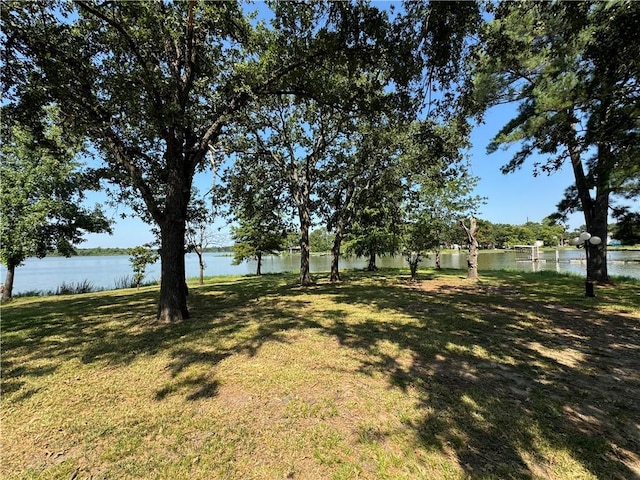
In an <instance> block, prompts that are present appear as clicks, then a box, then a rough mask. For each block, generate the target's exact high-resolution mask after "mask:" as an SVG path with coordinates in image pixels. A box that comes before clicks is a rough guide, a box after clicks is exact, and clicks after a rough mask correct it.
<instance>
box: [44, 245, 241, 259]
mask: <svg viewBox="0 0 640 480" xmlns="http://www.w3.org/2000/svg"><path fill="white" fill-rule="evenodd" d="M133 248H134V247H131V248H118V247H109V248H103V247H96V248H76V255H77V256H79V257H98V256H110V255H131V251H132V250H133ZM232 251H233V247H231V246H227V247H209V248H206V249H205V252H207V253H221V252H232ZM49 255H50V256H54V257H55V256H61V255H60V254H58V253H57V252H52V253H50V254H49Z"/></svg>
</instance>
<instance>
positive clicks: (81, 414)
mask: <svg viewBox="0 0 640 480" xmlns="http://www.w3.org/2000/svg"><path fill="white" fill-rule="evenodd" d="M463 276H464V272H461V271H453V270H451V271H443V272H435V271H429V270H427V271H421V272H420V281H419V282H417V283H411V282H409V281H408V276H407V274H406V272H403V271H381V272H377V273H375V274H369V273H366V272H347V273H346V274H345V275H344V277H345V278H344V281H343V282H342V283H340V284H335V285H334V284H330V283H329V282H328V280H327V279H326V276H323V275H319V276H318V278H317V280H318V283H317V284H316V285H315V286H313V287H309V288H300V287H298V286H297V285H296V280H297V276H296V275H295V274H282V275H267V276H264V277H261V278H259V277H250V276H247V277H233V278H231V277H229V278H225V277H219V278H211V279H208V280H207V281H206V283H205V285H203V286H197V285H195V284H192V285H190V296H189V304H190V309H191V312H192V318H191V319H189V320H188V321H185V322H183V323H181V324H176V325H169V324H159V323H157V322H155V320H154V314H155V303H156V299H157V295H158V288H157V287H146V288H141V289H140V290H119V291H111V292H100V293H93V294H85V295H76V296H60V297H47V298H45V297H39V298H38V297H33V298H19V299H16V300H14V301H12V302H9V303H6V304H4V305H3V306H2V400H1V402H2V403H1V406H2V418H1V420H2V424H1V428H2V432H1V436H0V442H1V444H0V447H1V450H0V456H1V467H0V468H1V470H0V477H2V478H6V479H27V478H38V479H40V478H42V479H123V478H164V479H187V478H188V479H302V480H309V479H436V480H438V479H510V478H513V479H547V480H548V479H571V480H576V479H635V478H638V477H639V476H640V430H639V428H640V425H639V423H640V400H639V399H640V283H638V282H633V281H624V282H623V281H620V282H618V283H617V284H615V285H611V286H597V287H596V294H597V297H596V298H585V297H584V284H583V279H581V278H579V277H567V276H561V275H555V274H548V273H547V274H535V273H531V274H529V273H527V274H525V273H516V272H481V280H480V281H479V282H477V283H470V282H468V281H467V280H465V279H464V278H463Z"/></svg>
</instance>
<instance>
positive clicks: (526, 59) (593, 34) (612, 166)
mask: <svg viewBox="0 0 640 480" xmlns="http://www.w3.org/2000/svg"><path fill="white" fill-rule="evenodd" d="M493 15H494V20H492V21H491V22H489V23H488V24H487V25H486V28H485V30H484V32H483V35H482V40H483V41H482V42H481V43H480V45H479V48H478V50H477V56H476V77H475V79H474V85H473V88H474V92H475V98H476V100H478V101H479V103H478V105H477V106H478V107H479V108H481V109H484V108H485V107H487V106H489V107H490V106H493V105H497V104H500V103H515V104H516V105H517V106H518V111H517V115H516V116H515V117H514V118H513V119H512V120H510V121H509V122H508V123H506V125H505V126H504V127H503V128H502V129H501V130H500V132H499V133H498V134H497V135H496V137H495V138H494V140H493V142H492V143H491V145H490V147H489V150H490V151H494V150H496V149H497V148H498V147H500V146H509V145H511V144H517V145H519V147H520V149H519V150H518V151H517V153H516V154H515V155H514V157H513V159H512V160H511V161H510V162H509V163H508V164H506V165H505V166H504V167H503V168H502V171H503V172H504V173H508V172H512V171H514V170H516V169H518V168H520V167H521V166H522V165H523V164H524V162H525V160H527V159H528V158H530V157H532V156H533V155H534V154H536V153H538V154H541V160H540V161H538V162H537V163H535V165H534V174H535V175H537V174H539V173H541V172H549V173H550V172H553V171H556V170H558V169H559V168H561V167H562V166H563V165H564V164H568V165H569V166H570V168H571V169H572V171H573V173H574V178H575V183H574V185H573V186H571V187H570V188H569V189H568V190H567V192H566V197H565V199H564V200H563V201H562V202H560V204H559V205H558V207H559V210H560V213H561V214H565V213H566V212H569V211H572V210H575V209H579V210H582V211H583V212H584V218H585V224H586V228H587V229H588V231H589V232H590V233H591V234H593V235H597V236H599V237H601V238H602V239H605V238H606V237H607V223H608V222H607V218H608V214H609V209H610V204H611V202H612V199H613V198H614V196H616V195H621V196H624V195H628V194H629V193H630V192H631V191H637V185H638V181H639V179H640V175H639V169H638V157H639V154H640V151H639V146H640V144H639V143H638V141H637V139H638V132H639V131H640V107H639V105H640V82H639V78H638V72H640V37H639V36H638V35H637V28H638V16H639V15H640V3H638V2H631V1H620V2H503V3H500V4H499V5H498V6H497V7H496V8H495V10H494V11H493ZM634 189H635V190H634ZM589 248H590V249H591V251H590V255H588V258H589V261H590V265H589V266H588V270H589V271H590V272H592V274H593V278H594V279H595V280H600V281H606V280H607V279H608V273H607V262H606V242H603V243H602V244H600V245H597V246H594V245H590V246H589Z"/></svg>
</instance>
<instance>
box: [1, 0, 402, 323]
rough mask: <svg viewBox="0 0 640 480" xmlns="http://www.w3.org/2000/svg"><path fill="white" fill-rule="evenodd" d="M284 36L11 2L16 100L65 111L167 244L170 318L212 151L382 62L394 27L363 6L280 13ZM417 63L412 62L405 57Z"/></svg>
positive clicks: (178, 8)
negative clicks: (381, 51)
mask: <svg viewBox="0 0 640 480" xmlns="http://www.w3.org/2000/svg"><path fill="white" fill-rule="evenodd" d="M271 5H272V6H273V19H272V20H271V28H269V26H268V25H267V24H266V23H265V22H259V21H256V20H255V19H254V20H252V19H250V18H249V17H248V16H247V15H246V13H245V10H244V8H243V5H241V4H240V3H238V2H232V1H227V2H202V1H195V0H190V1H189V2H167V1H164V0H161V1H153V2H151V1H145V2H97V1H89V0H87V1H84V0H77V1H75V2H72V3H71V2H53V1H48V2H44V1H43V2H34V3H26V2H21V1H15V2H7V5H6V8H3V9H2V32H3V36H4V37H3V41H4V42H3V43H5V45H6V46H7V56H6V60H7V62H6V63H7V67H6V68H5V69H4V71H3V74H4V76H5V77H4V78H3V80H5V82H4V84H5V85H7V86H8V88H7V92H6V94H7V96H6V98H7V100H8V101H10V102H13V103H14V104H16V105H18V106H19V107H22V108H23V110H24V111H26V112H27V113H26V115H24V116H25V117H28V116H29V115H30V113H29V112H31V111H33V105H34V103H55V104H57V105H58V106H59V108H60V110H61V112H62V115H63V118H64V125H65V127H67V128H72V129H74V130H75V131H77V132H82V133H83V134H84V135H86V136H87V138H88V139H90V140H91V142H92V144H93V146H94V147H95V149H96V150H97V152H99V154H100V155H101V156H102V158H103V159H104V160H105V162H106V163H107V168H106V169H105V172H106V173H107V174H108V175H109V176H110V178H111V179H112V180H114V181H117V182H118V183H119V185H121V186H122V187H123V196H124V198H125V199H127V200H129V201H130V202H131V204H133V206H134V207H135V208H136V209H137V211H138V212H139V213H140V214H142V215H143V216H144V217H145V218H147V219H149V220H150V221H153V222H154V223H155V224H156V225H157V226H158V228H159V230H160V235H161V248H160V254H161V262H162V267H161V270H162V273H161V275H162V282H161V288H160V298H159V306H158V307H159V308H158V316H159V318H160V319H161V320H164V321H177V320H181V319H184V318H187V317H188V316H189V312H188V309H187V299H186V292H185V290H184V288H183V286H184V280H185V278H184V277H185V263H184V246H185V238H184V237H185V228H186V226H185V225H186V220H187V207H188V203H189V198H190V195H191V185H192V181H193V177H194V174H195V172H196V170H197V169H199V168H203V167H204V165H205V163H206V162H205V155H206V153H207V151H208V148H209V146H210V145H213V144H216V143H217V141H218V139H219V137H220V136H221V134H222V133H223V131H224V130H225V128H226V127H227V126H229V125H232V124H233V122H234V116H235V114H236V113H237V112H238V111H239V110H240V109H242V108H244V107H246V106H247V105H249V104H250V103H251V102H252V101H253V100H255V99H256V98H258V97H261V96H264V95H268V94H272V93H281V92H283V91H289V92H290V91H296V92H307V91H308V88H307V86H308V84H309V83H310V82H309V78H310V77H316V78H315V79H314V81H313V82H311V83H314V84H315V85H321V83H322V82H320V81H319V80H318V78H320V77H321V76H322V75H323V72H325V69H326V68H327V67H328V66H331V65H335V64H349V65H350V67H355V66H356V65H357V64H358V62H359V61H360V60H362V61H364V62H369V63H370V62H372V61H373V60H374V59H375V61H380V60H381V59H382V55H376V49H375V47H376V45H377V42H376V38H375V37H376V35H377V34H378V33H380V32H382V33H381V35H380V36H381V37H384V33H383V32H384V25H385V18H384V16H382V15H378V14H376V12H377V9H375V8H370V7H367V6H366V5H365V4H361V3H357V4H354V3H342V2H339V3H324V2H323V3H315V2H314V3H301V2H295V3H294V2H276V3H273V4H271ZM357 54H361V55H357ZM402 58H409V57H402Z"/></svg>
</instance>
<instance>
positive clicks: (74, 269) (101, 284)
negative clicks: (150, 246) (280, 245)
mask: <svg viewBox="0 0 640 480" xmlns="http://www.w3.org/2000/svg"><path fill="white" fill-rule="evenodd" d="M607 255H608V267H609V274H610V275H624V276H629V277H635V278H640V251H610V252H608V254H607ZM466 258H467V257H466V252H464V251H463V252H460V253H454V254H443V255H442V261H441V264H442V267H443V268H456V269H461V270H465V269H466V268H467V264H466ZM204 259H205V262H206V268H205V275H206V276H214V275H246V274H252V273H255V270H256V262H255V261H252V262H245V263H242V264H240V265H232V264H231V260H232V257H230V256H228V255H223V254H218V253H207V254H205V255H204ZM377 265H378V267H405V268H407V263H406V261H405V260H404V258H403V257H401V256H396V257H382V258H379V259H378V261H377ZM366 266H367V259H365V258H342V259H341V260H340V268H341V270H343V269H363V268H365V267H366ZM432 266H434V258H433V255H431V256H430V258H425V259H424V260H423V261H422V263H421V264H420V268H426V267H432ZM299 268H300V256H299V255H282V256H268V257H265V258H263V262H262V271H263V273H274V272H295V271H298V270H299ZM478 268H479V270H480V271H482V270H522V271H538V270H555V271H558V272H571V273H576V274H578V275H584V274H585V268H586V264H585V262H584V251H583V250H579V249H567V250H560V251H559V262H556V261H555V252H554V251H549V252H542V258H541V261H539V262H535V263H532V262H525V261H517V259H516V254H515V253H514V252H512V251H511V252H509V251H481V252H480V255H479V257H478ZM186 269H187V277H188V278H194V277H197V276H198V274H199V269H198V257H197V256H196V255H195V254H188V255H187V256H186ZM330 269H331V257H330V256H328V255H326V256H312V257H311V272H312V273H314V272H315V273H317V272H328V271H329V270H330ZM0 275H1V280H2V281H4V278H5V275H6V268H4V266H3V267H2V268H0ZM125 276H129V277H131V276H132V270H131V265H130V263H129V257H128V256H126V255H119V256H104V257H71V258H63V257H46V258H42V259H37V258H30V259H27V261H26V262H25V264H24V265H23V266H21V267H18V268H17V269H16V275H15V280H14V290H13V293H14V294H19V293H23V292H29V291H45V292H46V291H52V290H53V291H55V289H56V288H57V287H59V286H60V285H61V284H62V283H63V282H64V283H67V284H77V283H80V282H84V281H89V282H90V283H91V284H92V285H93V287H95V288H104V289H111V288H114V287H115V284H116V281H117V280H118V279H120V278H122V277H125ZM159 277H160V264H159V263H156V264H154V265H150V266H149V267H147V275H146V278H145V280H146V281H153V280H157V279H159Z"/></svg>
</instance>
